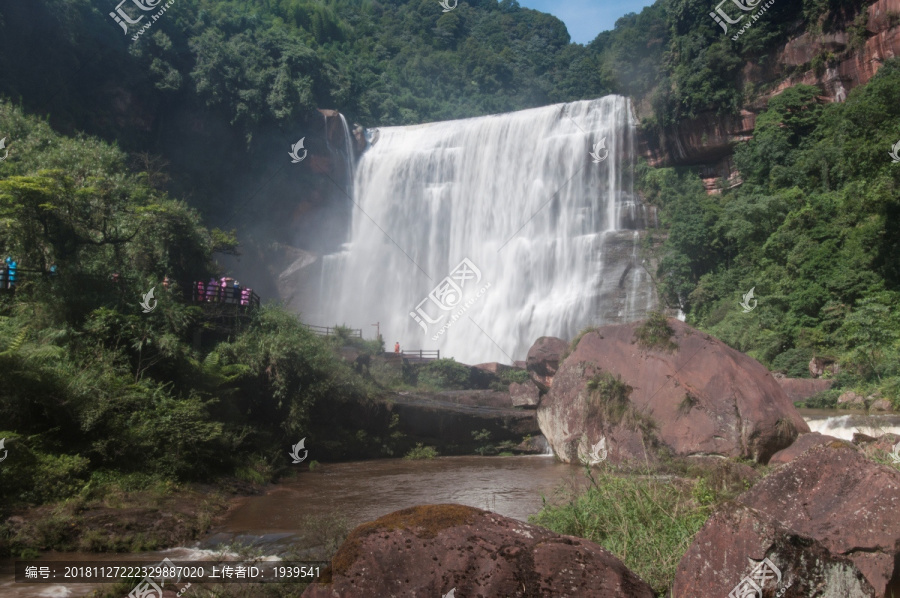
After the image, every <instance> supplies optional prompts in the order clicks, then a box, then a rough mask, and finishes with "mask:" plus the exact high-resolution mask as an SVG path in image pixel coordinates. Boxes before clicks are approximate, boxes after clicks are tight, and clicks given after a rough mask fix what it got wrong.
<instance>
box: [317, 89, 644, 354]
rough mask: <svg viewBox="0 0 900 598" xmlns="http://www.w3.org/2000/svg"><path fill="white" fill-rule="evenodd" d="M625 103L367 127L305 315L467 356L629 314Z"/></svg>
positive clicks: (636, 207)
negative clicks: (338, 235)
mask: <svg viewBox="0 0 900 598" xmlns="http://www.w3.org/2000/svg"><path fill="white" fill-rule="evenodd" d="M630 108H631V107H630V105H629V102H628V100H627V99H626V98H624V97H620V96H608V97H605V98H601V99H597V100H586V101H581V102H574V103H569V104H557V105H553V106H547V107H543V108H536V109H531V110H523V111H520V112H513V113H509V114H501V115H496V116H487V117H479V118H471V119H466V120H457V121H447V122H437V123H430V124H424V125H415V126H406V127H386V128H381V129H379V130H378V132H377V133H378V134H377V136H373V138H374V139H375V142H374V144H373V145H372V146H371V147H370V148H369V149H368V150H367V151H366V153H365V154H363V156H362V157H361V158H360V159H359V161H358V164H357V167H356V176H355V181H354V191H353V197H354V202H355V203H356V204H357V208H354V210H353V217H352V225H351V233H350V239H349V242H348V243H347V244H346V245H345V246H344V250H343V251H341V252H340V253H336V254H333V255H332V256H329V257H328V258H327V259H325V260H323V268H324V269H325V271H324V272H323V277H324V278H323V284H324V289H323V291H324V292H323V294H322V297H323V299H322V301H321V302H320V303H321V304H320V305H318V306H315V309H314V311H315V313H318V314H322V317H323V318H325V321H327V322H328V323H329V325H330V324H333V323H338V324H346V325H348V326H352V327H354V328H362V329H364V330H370V329H371V326H370V325H371V324H373V323H375V322H380V323H381V329H382V330H383V331H384V336H385V341H386V343H387V344H388V345H389V346H392V345H393V344H394V341H400V343H401V346H402V348H403V349H404V350H405V349H439V350H440V351H441V356H442V357H450V356H452V357H455V358H456V359H457V360H459V361H463V362H466V363H479V362H483V361H500V362H505V363H509V362H510V361H511V360H520V359H524V357H525V354H526V352H527V350H528V348H529V347H530V346H531V344H532V343H533V342H534V340H535V339H537V338H538V337H540V336H545V335H549V336H559V337H562V338H565V339H571V338H573V337H574V336H575V335H576V334H577V333H578V332H579V331H580V330H581V329H582V328H584V327H586V326H588V325H597V324H602V323H609V322H621V321H629V320H633V319H637V318H641V317H643V315H644V314H645V313H646V311H647V310H649V309H652V308H653V307H654V306H655V304H656V296H655V292H654V291H653V289H652V284H651V281H650V280H649V277H648V276H647V275H646V271H645V270H644V268H643V266H642V264H641V262H642V260H641V258H640V252H639V249H640V235H639V234H638V233H637V232H636V231H638V230H640V229H643V228H645V227H646V221H647V219H648V217H647V214H646V213H645V211H644V209H643V206H642V204H641V203H640V202H639V201H637V200H636V199H635V197H634V194H633V191H632V169H633V161H634V124H633V122H632V120H631V109H630ZM592 152H594V156H595V157H596V158H597V159H598V160H599V161H596V160H595V159H594V158H592V156H591V153H592Z"/></svg>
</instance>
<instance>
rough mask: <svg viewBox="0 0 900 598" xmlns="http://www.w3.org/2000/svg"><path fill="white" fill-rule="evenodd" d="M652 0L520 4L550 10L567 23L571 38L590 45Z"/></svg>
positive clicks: (559, 0) (557, 0)
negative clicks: (603, 32)
mask: <svg viewBox="0 0 900 598" xmlns="http://www.w3.org/2000/svg"><path fill="white" fill-rule="evenodd" d="M651 4H653V0H519V6H524V7H527V8H533V9H535V10H539V11H541V12H547V13H550V14H551V15H553V16H555V17H557V18H558V19H560V20H561V21H562V22H563V23H565V24H566V28H567V29H568V30H569V35H571V36H572V41H573V42H577V43H579V44H587V43H590V42H591V41H593V40H594V38H595V37H597V34H598V33H600V32H601V31H607V30H609V29H612V28H613V25H615V24H616V21H617V20H618V19H619V17H621V16H622V15H626V14H628V13H630V12H641V9H642V8H644V7H645V6H650V5H651Z"/></svg>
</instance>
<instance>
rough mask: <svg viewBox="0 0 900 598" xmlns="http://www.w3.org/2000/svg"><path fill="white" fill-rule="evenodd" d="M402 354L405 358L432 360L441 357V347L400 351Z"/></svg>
mask: <svg viewBox="0 0 900 598" xmlns="http://www.w3.org/2000/svg"><path fill="white" fill-rule="evenodd" d="M400 355H401V356H402V357H403V358H404V359H417V360H421V361H426V360H427V361H431V360H432V359H440V358H441V351H440V349H435V350H433V351H424V350H422V349H417V350H415V351H400Z"/></svg>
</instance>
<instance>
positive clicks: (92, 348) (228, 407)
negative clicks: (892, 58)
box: [0, 0, 900, 502]
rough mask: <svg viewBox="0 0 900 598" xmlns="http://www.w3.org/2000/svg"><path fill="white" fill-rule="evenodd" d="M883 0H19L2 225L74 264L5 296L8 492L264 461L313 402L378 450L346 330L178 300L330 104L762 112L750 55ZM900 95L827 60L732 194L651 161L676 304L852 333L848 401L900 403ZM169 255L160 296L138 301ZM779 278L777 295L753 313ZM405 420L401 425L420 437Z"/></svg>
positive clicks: (9, 31) (761, 55)
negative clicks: (748, 13)
mask: <svg viewBox="0 0 900 598" xmlns="http://www.w3.org/2000/svg"><path fill="white" fill-rule="evenodd" d="M101 5H102V6H101ZM862 5H863V3H862V2H860V1H857V0H854V1H844V0H830V1H828V0H804V1H803V2H776V3H775V5H774V6H773V7H772V9H771V11H770V13H769V17H768V18H766V19H765V20H764V21H761V22H760V23H759V25H758V26H756V27H754V28H753V29H751V30H749V31H748V32H747V33H746V34H745V35H742V36H741V37H740V39H739V40H738V41H737V42H732V40H730V39H729V38H728V37H727V36H723V35H721V32H720V30H719V28H718V26H716V25H715V24H714V23H713V22H712V21H711V19H710V18H709V16H708V13H709V6H708V3H706V2H699V1H698V0H659V1H658V2H657V3H656V4H654V5H653V6H651V7H648V8H646V9H644V10H643V11H642V12H641V13H640V14H630V15H626V16H625V17H623V18H622V19H620V20H619V21H618V23H617V24H616V28H615V29H614V30H612V31H608V32H603V33H600V34H599V35H598V36H597V38H596V39H595V40H594V41H593V42H592V43H590V44H588V45H586V46H584V45H579V44H573V43H570V40H569V36H568V34H567V32H566V29H565V27H564V25H563V24H562V22H560V21H559V20H558V19H556V18H554V17H552V16H549V15H545V14H542V13H539V12H537V11H533V10H529V9H524V8H521V7H520V6H519V5H518V3H517V2H516V1H515V0H503V1H501V2H498V1H496V0H463V1H461V2H460V3H459V6H458V8H457V9H456V10H454V11H452V12H449V13H443V12H442V11H441V7H440V5H439V4H438V2H436V1H435V0H384V1H381V2H377V1H375V0H325V1H318V2H313V1H307V0H249V1H248V0H242V1H237V0H176V2H175V4H174V6H173V8H172V9H171V10H170V11H169V12H167V13H166V14H165V15H164V16H163V17H162V18H161V20H160V22H159V23H158V24H157V25H155V26H154V27H153V28H152V29H151V30H150V31H149V32H148V33H146V34H145V35H143V36H141V37H140V38H139V39H137V40H136V41H132V39H131V35H129V34H125V35H123V32H122V29H121V28H120V27H119V26H118V25H116V24H115V23H114V22H113V21H112V19H110V17H109V16H108V12H109V10H112V8H113V3H112V2H110V3H109V6H107V5H106V4H103V3H98V2H96V1H93V0H35V1H34V2H28V3H15V4H5V5H4V6H3V7H0V33H2V35H0V47H2V51H0V93H2V94H3V96H5V98H6V100H5V101H4V102H3V104H2V105H0V135H3V136H6V137H8V138H9V139H10V140H12V143H13V145H12V150H11V153H10V158H9V159H8V160H6V161H4V162H2V163H0V251H2V252H3V255H4V256H5V255H15V256H17V257H18V258H19V260H20V262H21V263H22V264H28V267H29V268H33V269H35V270H41V271H43V272H47V273H49V269H50V267H51V266H56V270H55V271H56V275H55V276H49V275H46V276H44V275H40V276H34V277H32V280H31V282H30V283H29V284H27V285H23V286H22V288H21V290H20V291H21V292H17V293H16V295H15V296H14V297H9V296H5V297H3V298H2V299H0V330H2V334H0V389H2V390H0V393H2V400H0V419H2V420H3V424H2V429H0V437H6V438H7V439H8V442H17V441H18V442H20V445H19V446H21V447H23V450H27V451H28V454H29V461H28V462H27V464H26V465H23V466H22V468H21V469H15V468H9V467H6V468H4V469H2V470H0V496H2V497H4V498H6V497H14V496H16V497H20V498H22V499H24V500H26V501H33V502H41V501H46V500H54V499H60V498H64V497H66V496H70V495H72V494H74V493H77V492H80V491H82V490H83V489H84V488H85V487H86V486H87V485H89V484H94V486H93V488H95V489H96V488H97V487H100V488H102V485H103V484H104V483H107V482H108V480H109V479H110V476H113V477H115V476H120V481H119V482H117V483H122V484H131V485H132V486H135V487H137V486H139V485H140V483H143V482H142V480H144V479H145V478H148V477H150V478H156V477H158V478H166V477H170V476H171V477H173V478H176V479H191V478H208V477H211V476H215V475H219V474H222V473H231V474H233V473H238V474H239V475H242V476H244V477H245V478H247V479H254V480H262V481H264V480H267V479H271V477H272V475H274V473H273V472H274V470H275V469H276V467H275V466H274V465H273V463H272V462H270V461H267V458H266V457H264V456H263V455H264V454H269V453H272V452H277V451H276V449H275V448H274V447H282V446H285V445H286V444H289V441H295V440H296V438H295V437H297V436H298V435H299V434H304V435H308V434H311V433H310V432H309V430H310V429H311V428H310V421H311V413H313V412H316V413H319V414H320V417H317V418H316V422H317V423H316V425H317V426H319V428H317V430H318V432H316V433H319V434H320V438H326V437H327V438H330V439H331V442H333V445H332V447H331V452H332V455H333V456H334V457H335V458H341V457H346V456H351V455H355V454H357V453H355V452H354V451H355V450H356V448H354V447H359V446H361V441H360V440H359V438H358V430H348V429H343V428H342V427H340V426H339V425H338V422H337V421H336V420H335V417H336V413H337V411H338V410H337V409H336V408H335V406H336V405H340V404H342V403H343V402H348V403H349V402H355V403H365V401H366V400H367V398H369V397H371V396H372V395H373V394H375V393H377V392H378V389H376V388H374V387H373V386H372V384H371V382H369V381H367V380H365V379H363V378H362V377H360V376H357V375H356V374H355V373H354V372H352V371H351V370H350V368H349V367H348V366H347V365H346V364H345V363H343V362H341V360H339V359H338V358H336V357H335V354H334V352H333V347H331V346H329V344H328V341H325V340H323V339H319V338H317V337H315V336H314V335H312V334H311V333H309V332H308V331H307V330H306V329H304V328H303V327H302V326H301V325H300V324H299V322H298V321H297V320H296V319H295V318H294V317H293V316H292V315H290V314H288V313H286V312H285V311H283V310H281V309H280V308H278V307H269V308H266V309H263V310H262V311H261V312H260V313H259V314H258V316H257V317H256V318H255V319H254V320H253V321H252V323H251V324H250V325H248V327H247V328H246V329H244V330H242V331H241V332H240V334H236V335H233V336H231V337H229V338H228V339H225V340H222V341H221V342H219V343H216V344H215V346H214V347H212V348H210V347H205V348H203V349H202V350H198V349H197V347H196V346H195V345H194V344H192V338H193V335H194V332H195V330H196V329H197V328H198V327H200V326H201V324H200V316H199V313H198V312H197V310H196V308H193V307H189V306H187V305H185V304H184V303H183V302H182V301H180V300H178V299H177V296H178V293H180V292H183V291H184V290H185V289H187V288H188V287H189V285H191V284H192V281H195V280H205V279H206V278H207V277H208V276H210V275H215V274H218V273H219V272H218V271H217V267H216V264H215V254H216V253H219V254H222V253H225V254H228V253H234V252H235V251H237V250H238V248H237V242H236V239H235V236H234V233H233V232H225V231H221V230H218V229H217V228H215V226H221V227H223V228H225V226H224V224H226V223H228V222H230V218H229V217H228V216H229V215H230V214H232V213H233V209H234V207H235V205H236V204H238V202H239V199H240V198H239V195H238V194H237V193H235V192H233V191H232V188H233V187H235V186H236V185H235V181H236V180H241V181H244V180H251V181H252V180H255V177H257V176H258V175H259V173H260V172H261V171H262V170H263V169H264V168H265V166H264V165H265V162H266V160H267V157H268V156H269V155H271V152H270V150H269V149H268V146H267V145H266V144H267V142H268V140H270V139H271V138H272V136H273V135H276V134H278V133H279V132H280V131H283V130H284V129H286V128H289V127H291V126H292V125H293V124H294V123H295V122H297V121H300V120H302V119H304V118H308V116H309V113H310V112H311V111H313V110H314V109H315V108H317V107H318V108H335V109H338V110H340V111H341V112H343V113H344V114H346V115H347V116H348V118H349V119H351V120H352V121H356V122H360V123H362V124H364V125H366V126H381V125H392V124H408V123H420V122H425V121H432V120H441V119H450V118H460V117H469V116H476V115H482V114H490V113H496V112H502V111H510V110H517V109H521V108H527V107H532V106H539V105H546V104H549V103H554V102H564V101H573V100H578V99H583V98H593V97H598V96H602V95H605V94H609V93H621V94H625V95H630V96H632V97H633V98H634V99H635V102H636V103H641V104H643V105H647V106H650V107H651V110H650V111H649V112H647V114H648V116H647V117H646V118H645V119H644V123H643V126H644V128H645V131H647V132H649V133H652V132H653V131H661V130H663V129H664V128H665V127H669V126H672V125H674V124H677V123H679V122H682V121H684V120H685V119H689V118H691V117H694V116H697V115H699V114H701V113H704V112H713V113H718V114H733V113H735V112H736V111H738V110H739V109H740V107H741V106H742V104H743V102H744V101H745V99H746V98H748V97H749V96H751V95H752V94H753V93H754V92H755V91H757V90H755V89H748V88H745V87H744V84H743V83H741V78H740V72H741V69H742V68H744V66H745V64H747V63H748V62H752V63H756V64H763V63H765V60H766V59H767V57H768V56H769V53H770V52H771V50H772V49H773V48H775V47H777V46H778V44H781V43H784V41H785V40H786V39H787V38H788V37H789V36H791V35H796V34H799V33H802V32H803V31H807V30H808V31H816V32H828V31H832V30H834V29H836V28H842V29H846V30H849V31H850V32H851V34H852V35H851V39H852V43H853V44H858V43H860V42H861V40H863V39H864V29H862V28H861V27H860V21H859V19H858V18H856V14H857V12H858V10H859V8H860V6H862ZM854 36H855V37H854ZM47 40H53V43H47ZM833 59H834V57H833V56H822V57H819V58H818V60H819V62H821V63H822V65H824V64H828V63H829V61H832V60H833ZM820 66H821V65H820ZM898 96H900V66H898V65H897V64H896V62H894V63H888V64H886V65H885V66H884V67H883V68H882V69H881V71H880V72H879V73H878V75H877V76H876V77H875V78H874V79H873V80H872V81H871V82H869V83H868V84H867V85H866V86H864V87H861V88H859V89H857V90H854V91H853V92H852V93H851V94H850V96H849V98H848V100H847V101H846V102H845V103H843V104H834V105H825V104H823V103H822V102H821V101H820V100H819V99H818V94H817V91H816V90H815V89H814V88H810V87H802V86H801V87H795V88H792V89H789V90H787V91H786V92H784V93H782V94H780V95H778V96H775V97H774V99H772V101H771V102H770V103H769V105H768V107H767V109H766V111H765V112H763V113H762V114H761V115H760V117H759V119H758V122H757V126H756V130H755V132H754V137H753V139H752V140H751V141H749V142H747V143H744V144H741V145H739V146H738V147H737V148H736V152H735V163H736V165H737V168H738V169H739V170H740V173H741V176H742V178H743V181H744V183H743V185H741V186H740V187H738V188H736V189H734V190H730V191H726V192H724V193H722V194H720V195H708V194H706V193H705V191H704V189H703V187H702V185H701V182H700V179H699V177H698V176H697V174H696V172H695V170H693V169H689V168H679V169H676V168H650V167H648V166H646V165H642V166H640V167H639V168H638V171H639V172H638V174H639V179H640V184H639V187H640V189H641V191H642V192H643V194H644V195H645V197H646V198H647V199H648V201H650V202H651V203H653V204H655V205H656V206H658V207H659V208H660V211H661V214H662V222H663V229H662V230H661V231H659V232H660V233H665V237H666V240H665V242H664V243H663V244H662V249H661V254H660V255H659V258H660V261H661V267H660V270H659V272H658V273H657V274H658V280H659V282H660V284H661V285H662V287H661V288H662V291H663V293H662V295H663V296H664V297H665V300H666V302H667V307H668V308H670V309H672V310H675V309H681V310H683V311H685V312H686V314H687V318H688V321H689V322H690V323H692V324H694V325H697V326H698V327H700V328H702V329H704V330H707V331H709V332H710V333H712V334H715V335H716V336H719V337H720V338H722V339H723V340H725V341H726V342H728V343H729V344H731V345H732V346H734V347H736V348H738V349H740V350H742V351H745V352H748V353H749V354H750V355H752V356H754V357H755V358H757V359H759V360H760V361H762V362H763V363H764V364H766V365H767V366H769V367H771V368H773V369H776V370H780V371H782V372H784V373H786V374H788V375H792V376H805V375H808V374H807V372H806V364H807V363H808V362H809V360H810V358H811V357H812V356H827V357H829V358H833V359H835V360H837V361H838V362H839V363H840V364H841V365H842V367H841V372H840V374H839V375H838V381H837V385H836V389H835V390H834V391H831V394H829V395H828V396H824V397H822V398H821V400H820V403H821V404H833V402H834V399H835V393H839V392H840V391H841V389H848V388H858V389H860V390H861V391H862V392H865V393H872V392H880V393H882V394H883V396H885V397H888V398H890V399H891V400H893V401H894V404H895V406H898V407H900V365H898V364H900V315H898V313H897V310H896V306H897V305H900V266H898V262H897V259H896V256H897V255H898V252H900V222H898V219H900V199H898V198H900V193H898V185H900V167H898V165H897V164H892V163H891V161H890V159H889V158H888V157H887V150H888V149H889V148H890V146H891V145H892V144H893V143H894V142H895V141H897V139H896V138H897V136H898V134H900V105H898V103H897V101H896V100H897V97H898ZM197 122H200V123H201V124H202V125H203V126H194V125H195V124H196V123H197ZM276 149H277V151H278V152H279V153H282V154H283V149H284V148H283V144H281V142H280V141H279V144H278V147H277V148H274V149H272V150H271V151H275V150H276ZM166 161H168V162H169V163H170V165H169V167H168V169H163V168H162V167H161V166H160V165H161V164H164V163H165V162H166ZM111 271H116V272H117V273H119V274H120V275H121V278H120V279H119V281H118V282H116V283H112V282H110V280H109V273H110V272H111ZM164 276H168V277H169V278H170V279H171V280H172V281H173V282H172V289H171V291H170V292H169V293H168V294H167V293H160V294H159V303H160V305H159V308H158V310H157V311H156V312H155V313H154V314H153V315H152V317H144V316H142V315H141V314H140V313H139V310H138V308H137V305H134V302H133V301H128V302H126V301H125V299H124V297H126V296H127V297H130V298H133V297H137V296H138V295H140V294H141V293H142V292H144V291H145V290H146V288H149V286H151V285H152V283H153V281H159V280H160V279H162V277H164ZM754 286H755V288H756V291H757V296H759V297H760V305H761V307H760V309H758V310H756V311H754V312H753V313H751V314H740V313H739V312H736V311H735V310H734V309H733V308H734V305H735V302H736V301H737V300H739V295H740V294H741V293H743V292H746V291H747V290H749V289H750V288H751V287H754ZM748 323H749V324H750V325H748ZM370 349H371V348H370ZM817 404H819V403H817ZM388 425H389V422H388V423H385V426H384V429H385V432H384V433H385V436H384V437H383V438H381V437H379V439H378V445H379V446H380V447H383V448H384V451H383V453H384V454H392V453H393V452H394V451H396V450H403V449H402V448H398V447H402V443H399V441H398V440H397V439H396V438H392V437H390V430H389V429H388V427H387V426H388ZM354 439H356V440H354ZM354 443H355V444H354ZM278 450H279V451H280V448H279V449H278ZM281 452H283V451H281ZM122 480H125V481H122ZM128 480H131V481H128Z"/></svg>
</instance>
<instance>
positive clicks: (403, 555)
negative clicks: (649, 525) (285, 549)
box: [303, 505, 655, 598]
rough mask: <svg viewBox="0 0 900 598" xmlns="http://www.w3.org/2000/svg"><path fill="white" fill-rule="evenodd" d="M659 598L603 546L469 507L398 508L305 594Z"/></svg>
mask: <svg viewBox="0 0 900 598" xmlns="http://www.w3.org/2000/svg"><path fill="white" fill-rule="evenodd" d="M453 588H455V592H454V596H455V597H456V598H474V597H476V596H484V597H488V596H490V597H493V596H509V597H523V598H524V597H526V596H529V597H530V596H554V597H557V596H558V597H572V598H576V597H577V598H653V597H654V596H655V594H654V592H653V590H652V589H651V588H650V586H649V585H647V584H646V583H645V582H644V581H642V580H641V579H640V578H639V577H638V576H637V575H635V574H634V573H632V572H631V571H629V570H628V569H627V568H626V567H625V565H623V564H622V562H621V561H619V560H618V559H617V558H616V557H614V556H613V555H612V554H611V553H610V552H608V551H607V550H605V549H604V548H602V547H600V546H599V545H597V544H594V543H592V542H588V541H586V540H582V539H579V538H573V537H571V536H560V535H558V534H554V533H553V532H551V531H549V530H546V529H544V528H541V527H537V526H533V525H529V524H527V523H522V522H520V521H516V520H515V519H510V518H508V517H502V516H500V515H496V514H494V513H489V512H487V511H482V510H480V509H474V508H471V507H465V506H462V505H426V506H420V507H413V508H411V509H404V510H402V511H396V512H394V513H391V514H390V515H386V516H384V517H381V518H380V519H376V520H375V521H372V522H370V523H365V524H363V525H361V526H359V527H357V528H356V529H355V530H354V531H353V532H352V533H351V534H350V536H349V537H348V538H347V540H346V541H345V542H344V544H343V545H342V546H341V548H340V549H339V550H338V552H337V554H335V556H334V559H333V560H332V570H331V580H330V583H327V584H317V585H313V586H310V587H309V588H308V589H307V590H306V591H305V592H304V593H303V596H304V598H325V597H327V598H356V597H359V598H363V597H365V598H371V597H372V596H395V597H397V598H401V597H403V598H419V597H422V596H429V597H430V596H433V597H435V598H437V597H439V596H443V595H445V594H446V593H448V592H449V591H450V590H451V589H453Z"/></svg>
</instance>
